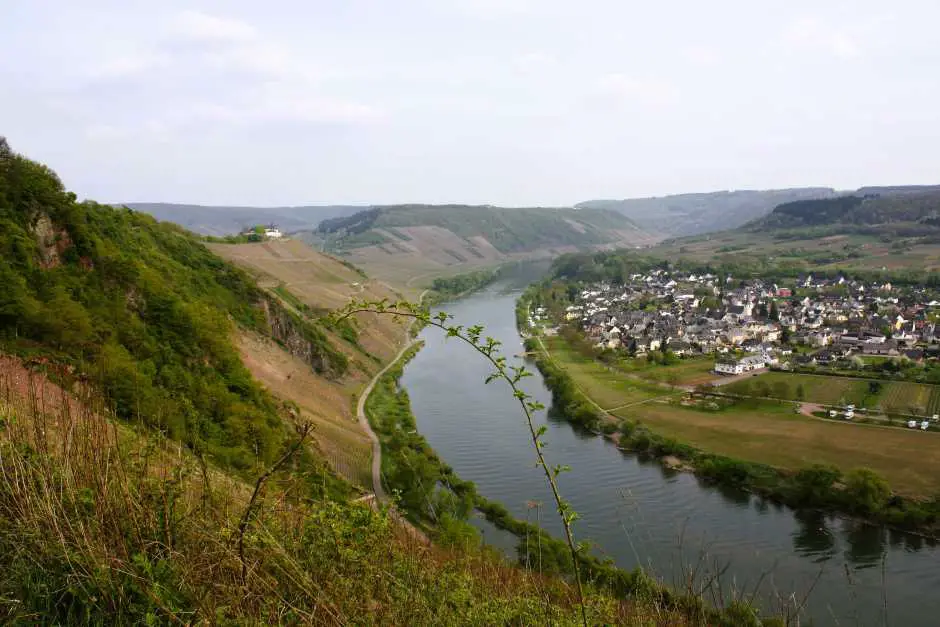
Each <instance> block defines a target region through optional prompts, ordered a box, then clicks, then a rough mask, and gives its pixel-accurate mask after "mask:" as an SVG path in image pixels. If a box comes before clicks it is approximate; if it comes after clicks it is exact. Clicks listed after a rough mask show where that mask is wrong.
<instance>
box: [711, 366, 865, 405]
mask: <svg viewBox="0 0 940 627" xmlns="http://www.w3.org/2000/svg"><path fill="white" fill-rule="evenodd" d="M800 389H802V392H803V394H802V398H800ZM722 391H723V392H728V393H732V394H741V395H744V396H762V397H767V396H769V397H773V398H784V399H789V400H804V401H807V402H810V403H819V404H822V405H845V404H849V403H852V404H854V405H857V406H859V407H875V406H876V405H877V404H878V403H877V401H878V395H877V394H876V395H872V394H870V391H869V387H868V381H867V380H864V379H849V378H847V377H826V376H816V375H808V374H789V373H786V372H768V373H766V374H762V375H760V376H758V377H752V378H747V379H742V380H739V381H736V382H735V383H732V384H730V385H727V386H723V387H722Z"/></svg>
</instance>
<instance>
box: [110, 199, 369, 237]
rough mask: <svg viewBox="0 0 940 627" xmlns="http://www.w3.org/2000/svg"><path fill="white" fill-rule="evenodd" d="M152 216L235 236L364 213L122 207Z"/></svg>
mask: <svg viewBox="0 0 940 627" xmlns="http://www.w3.org/2000/svg"><path fill="white" fill-rule="evenodd" d="M117 206H126V207H130V208H131V209H133V210H135V211H142V212H144V213H149V214H150V215H152V216H153V217H155V218H157V219H158V220H163V221H168V222H175V223H176V224H179V225H181V226H184V227H186V228H187V229H189V230H190V231H194V232H196V233H201V234H202V235H217V236H221V235H232V234H234V233H238V232H240V231H241V230H242V229H244V228H246V227H249V226H254V225H256V224H272V223H273V224H277V225H278V226H279V227H280V228H281V230H283V231H299V230H301V229H313V228H316V226H317V225H318V224H319V223H320V221H322V220H325V219H327V218H335V217H337V216H348V215H352V214H354V213H356V212H359V211H362V207H357V206H352V205H307V206H297V207H241V206H222V205H220V206H211V205H186V204H176V203H163V202H130V203H125V204H123V205H120V204H119V205H117Z"/></svg>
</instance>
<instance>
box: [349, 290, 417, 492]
mask: <svg viewBox="0 0 940 627" xmlns="http://www.w3.org/2000/svg"><path fill="white" fill-rule="evenodd" d="M427 293H428V290H424V291H423V292H421V296H419V297H418V302H421V301H422V300H424V296H425V294H427ZM415 322H416V320H412V321H411V324H409V325H408V328H407V329H405V344H404V346H402V347H401V350H400V351H398V354H397V355H395V358H394V359H392V360H391V361H390V362H388V363H387V364H385V367H383V368H382V369H381V370H379V371H378V372H377V373H376V375H375V376H374V377H372V380H371V381H369V383H368V384H367V385H366V387H365V388H363V390H362V393H361V394H360V395H359V402H358V403H356V418H357V419H358V420H359V426H360V427H362V430H363V431H365V433H366V435H367V436H369V440H371V441H372V491H373V492H375V497H376V499H377V500H378V501H379V502H380V503H386V502H388V495H387V494H386V493H385V489H384V488H382V444H381V443H380V442H379V437H378V436H377V435H376V434H375V431H373V430H372V425H370V424H369V418H368V417H367V416H366V400H368V398H369V394H371V393H372V390H373V388H375V384H376V383H378V381H379V379H381V378H382V375H384V374H385V373H386V372H388V369H389V368H391V367H392V366H394V365H395V364H397V363H398V360H399V359H401V358H402V355H404V354H405V351H407V350H408V349H409V348H411V346H412V345H413V344H414V342H413V341H412V340H411V328H412V327H413V326H414V323H415Z"/></svg>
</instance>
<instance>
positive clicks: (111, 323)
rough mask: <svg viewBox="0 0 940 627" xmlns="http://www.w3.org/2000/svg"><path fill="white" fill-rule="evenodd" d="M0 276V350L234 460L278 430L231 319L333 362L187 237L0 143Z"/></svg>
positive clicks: (240, 275) (332, 370)
mask: <svg viewBox="0 0 940 627" xmlns="http://www.w3.org/2000/svg"><path fill="white" fill-rule="evenodd" d="M0 284H2V285H3V289H2V290H0V346H2V348H4V349H5V350H7V351H9V352H13V353H19V354H23V355H33V354H41V355H47V356H50V357H52V358H53V359H54V360H55V361H57V362H58V363H62V364H67V365H68V366H69V367H70V369H71V370H72V371H74V372H77V373H80V374H81V376H84V377H88V378H89V379H90V380H91V381H92V382H93V384H94V385H96V386H97V387H98V388H99V389H100V390H101V391H102V392H103V393H104V394H105V395H106V397H107V400H108V404H109V405H110V406H111V407H112V408H113V411H114V412H115V414H116V415H117V416H119V417H121V418H123V419H126V420H129V421H131V420H133V421H138V420H139V421H143V422H145V423H146V424H148V425H149V426H151V427H152V428H154V429H157V430H159V431H160V432H162V433H164V434H166V435H167V436H169V437H170V438H172V439H176V440H180V441H182V442H185V443H186V445H187V446H188V447H189V448H190V449H192V450H194V451H199V452H205V453H207V454H208V455H209V456H210V457H211V458H213V459H214V460H215V461H216V462H217V463H219V464H221V465H223V466H231V467H233V468H236V469H239V470H245V469H248V468H251V467H253V466H255V465H256V464H257V463H259V462H260V463H266V462H269V461H270V460H271V459H272V458H273V456H274V455H275V454H276V453H277V451H278V449H279V446H280V444H281V442H282V441H283V440H284V438H285V437H286V436H287V430H286V429H285V428H284V427H283V425H282V421H281V418H280V417H279V412H280V409H279V407H278V406H277V404H276V403H275V401H274V399H273V398H272V397H270V396H269V395H268V394H266V393H265V392H264V391H263V390H262V388H261V387H260V386H259V385H258V384H257V383H255V382H254V381H253V380H252V378H251V376H250V375H249V373H248V371H247V370H246V369H245V367H244V366H243V365H242V363H241V361H240V359H239V356H238V353H237V351H236V350H235V349H234V347H233V346H232V344H231V341H230V337H229V334H230V331H231V329H232V328H233V326H234V325H239V326H242V327H245V328H248V329H252V330H255V331H259V332H262V333H265V334H272V335H274V336H279V337H277V339H279V340H280V341H291V340H295V343H296V344H297V345H298V346H301V347H302V352H304V353H305V356H306V358H308V360H309V362H310V364H311V366H312V367H315V368H316V369H317V370H319V371H321V372H322V373H324V374H327V375H330V374H333V375H335V374H340V373H342V372H343V371H344V370H345V368H346V358H345V357H344V356H343V355H341V354H340V353H338V352H336V351H335V350H334V349H333V348H332V347H331V346H330V344H329V343H328V341H327V340H326V336H325V335H324V333H323V332H322V331H320V330H319V329H317V328H316V327H314V326H312V325H310V324H307V323H305V322H303V321H301V320H299V319H296V318H291V314H289V313H288V312H286V311H284V310H283V309H282V308H280V306H279V305H278V304H277V303H276V301H273V300H271V299H269V298H267V297H266V296H265V294H264V292H262V291H261V290H260V289H258V287H257V286H256V285H255V284H254V282H253V281H252V280H251V279H249V277H248V276H247V275H246V274H245V273H244V272H242V271H241V270H238V269H236V268H235V267H234V266H232V265H229V264H227V263H225V262H224V261H222V260H221V259H219V258H218V257H216V256H215V255H213V254H212V253H210V252H209V251H208V250H207V249H206V248H205V247H204V246H203V245H202V244H201V243H200V242H199V241H198V240H197V238H196V237H194V236H193V235H191V234H190V233H188V232H186V231H184V230H183V229H181V228H179V227H177V226H175V225H173V224H169V223H159V222H157V221H156V220H155V219H154V218H152V217H150V216H149V215H146V214H141V213H137V212H135V211H131V210H129V209H114V208H112V207H109V206H105V205H99V204H96V203H94V202H82V203H79V202H77V201H76V199H75V195H74V194H71V193H69V192H67V191H65V189H64V187H63V185H62V183H61V181H59V179H58V177H57V176H56V175H55V174H54V173H53V172H52V171H51V170H49V169H48V168H46V167H45V166H43V165H40V164H38V163H35V162H33V161H30V160H29V159H26V158H25V157H22V156H20V155H17V154H14V153H13V152H12V151H11V150H10V149H9V146H8V145H7V144H6V142H5V141H3V143H2V144H0ZM289 336H293V337H289Z"/></svg>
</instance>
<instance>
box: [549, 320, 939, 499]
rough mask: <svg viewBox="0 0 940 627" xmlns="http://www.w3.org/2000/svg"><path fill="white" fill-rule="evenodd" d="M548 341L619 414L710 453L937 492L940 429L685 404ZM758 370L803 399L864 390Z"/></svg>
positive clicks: (766, 406)
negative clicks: (859, 471)
mask: <svg viewBox="0 0 940 627" xmlns="http://www.w3.org/2000/svg"><path fill="white" fill-rule="evenodd" d="M546 347H547V348H548V349H549V351H550V353H551V356H552V358H553V359H554V360H555V362H556V363H557V364H558V365H560V366H562V367H563V368H564V369H565V370H566V371H567V372H568V374H569V375H570V376H571V377H572V379H573V380H574V382H575V383H576V384H577V385H578V387H579V388H580V389H581V390H582V391H583V392H584V393H585V394H587V395H588V396H589V397H590V398H592V399H593V400H594V401H595V402H596V403H598V404H599V405H601V406H602V407H604V408H605V409H608V410H610V413H611V414H613V415H614V416H616V417H618V418H621V419H631V420H638V421H640V422H641V423H642V424H643V425H645V426H646V427H647V428H649V429H650V430H651V431H653V432H654V433H656V434H659V435H662V436H667V437H671V438H676V439H678V440H679V441H681V442H684V443H686V444H689V445H691V446H693V447H696V448H699V449H701V450H704V451H707V452H710V453H716V454H720V455H726V456H729V457H733V458H735V459H740V460H744V461H749V462H757V463H766V464H770V465H772V466H776V467H778V468H782V469H785V470H792V471H796V470H799V469H800V468H804V467H806V466H808V465H811V464H829V465H834V466H837V467H838V468H840V469H842V470H843V471H847V470H850V469H853V468H859V467H865V468H871V469H872V470H875V471H876V472H878V473H879V474H881V475H882V476H884V477H885V479H887V480H888V482H889V483H890V484H891V486H892V488H893V489H894V490H896V491H897V492H898V493H900V494H903V495H906V496H912V497H930V496H933V495H935V494H937V493H938V492H940V434H937V433H932V432H928V433H924V432H920V431H916V432H915V431H909V430H906V429H897V428H893V427H883V426H878V425H865V424H855V423H844V422H836V421H830V420H825V419H820V418H815V417H812V416H805V415H801V414H796V413H794V411H793V405H792V404H791V403H788V402H780V401H758V400H744V401H739V402H737V403H735V404H734V405H732V406H731V407H728V408H725V409H718V410H714V411H713V410H708V409H703V408H701V407H687V406H683V405H681V404H679V403H678V402H677V400H678V397H679V394H678V393H672V394H670V393H669V391H668V390H665V389H664V388H662V387H659V388H657V387H652V388H651V387H650V386H651V384H649V383H646V382H644V381H640V380H637V379H636V378H633V377H630V376H627V375H625V374H623V373H618V372H617V371H615V370H613V369H608V368H607V367H605V366H604V365H603V364H601V363H599V362H596V361H593V362H592V361H591V360H589V359H588V358H586V357H584V356H582V355H580V354H579V353H577V352H575V351H574V350H572V349H571V348H570V347H569V346H567V345H566V344H565V341H564V340H563V339H562V338H560V337H556V338H549V340H548V341H547V342H546ZM786 377H789V379H786ZM758 378H766V380H767V381H768V384H769V385H770V387H771V389H772V384H771V383H772V382H782V381H785V382H787V383H788V384H789V387H790V389H791V390H794V391H795V389H796V384H795V382H803V384H804V391H805V393H806V400H807V401H810V400H811V398H815V399H818V400H817V401H816V402H823V400H826V399H833V398H834V399H835V400H836V401H838V400H839V399H840V398H841V397H842V396H846V398H847V399H852V400H854V401H859V402H862V401H864V400H865V399H866V398H868V397H867V396H866V393H867V391H868V382H867V380H858V379H849V378H845V377H815V376H811V375H793V374H787V373H768V374H764V375H760V376H759V377H758ZM733 385H734V384H733ZM903 385H905V384H899V383H893V382H892V383H888V384H886V385H885V386H883V388H882V394H892V393H894V392H893V391H892V390H893V389H898V390H899V391H898V392H897V393H898V394H901V393H902V390H903V388H901V387H898V388H895V387H894V386H903ZM909 385H920V384H909ZM731 387H732V385H729V386H728V388H729V389H730V388H731ZM923 387H930V386H923ZM657 397H662V398H657ZM638 401H645V402H641V403H638ZM849 402H852V401H849Z"/></svg>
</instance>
